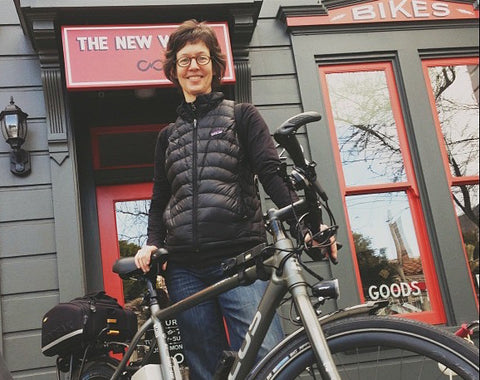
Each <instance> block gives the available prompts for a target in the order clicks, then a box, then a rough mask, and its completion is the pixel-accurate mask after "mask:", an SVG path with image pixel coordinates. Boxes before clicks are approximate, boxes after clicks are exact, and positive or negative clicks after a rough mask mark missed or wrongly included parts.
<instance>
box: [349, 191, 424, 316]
mask: <svg viewBox="0 0 480 380" xmlns="http://www.w3.org/2000/svg"><path fill="white" fill-rule="evenodd" d="M346 201H347V207H348V213H349V219H350V225H351V228H352V231H353V240H354V244H355V252H356V255H357V261H358V267H359V271H360V277H361V279H362V286H363V294H364V297H365V299H366V300H378V299H386V300H389V301H390V304H389V305H388V306H387V307H386V308H385V309H384V310H383V313H385V314H399V313H400V314H404V313H411V312H422V311H428V310H430V309H431V307H430V302H429V297H428V292H427V289H426V285H425V276H424V273H423V267H422V261H421V259H420V252H419V248H418V243H417V239H416V235H415V231H414V227H413V221H412V215H411V212H410V206H409V202H408V198H407V195H406V194H405V193H404V192H395V193H381V194H369V195H357V196H348V197H347V198H346Z"/></svg>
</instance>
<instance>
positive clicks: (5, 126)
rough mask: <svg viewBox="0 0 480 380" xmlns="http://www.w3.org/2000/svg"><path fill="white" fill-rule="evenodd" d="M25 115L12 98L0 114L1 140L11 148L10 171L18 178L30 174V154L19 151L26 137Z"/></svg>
mask: <svg viewBox="0 0 480 380" xmlns="http://www.w3.org/2000/svg"><path fill="white" fill-rule="evenodd" d="M27 116H28V115H27V114H26V113H25V112H23V111H22V109H21V108H20V107H17V106H16V105H15V102H14V101H13V96H12V97H11V98H10V104H9V105H7V106H6V107H5V109H4V110H3V111H2V112H0V127H1V129H2V134H3V138H4V139H5V141H6V142H7V143H8V144H9V145H10V146H11V147H12V149H13V151H12V152H10V171H11V172H12V173H13V174H15V175H18V176H25V175H27V174H29V173H30V171H31V168H30V153H29V152H27V151H25V150H23V149H21V147H22V144H23V143H24V142H25V138H26V137H27V130H28V127H27Z"/></svg>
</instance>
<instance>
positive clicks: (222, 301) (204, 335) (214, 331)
mask: <svg viewBox="0 0 480 380" xmlns="http://www.w3.org/2000/svg"><path fill="white" fill-rule="evenodd" d="M222 278H224V275H223V271H222V269H221V268H220V266H219V265H218V266H212V267H207V268H200V269H194V268H185V267H182V266H179V265H175V264H174V263H169V264H168V267H167V273H166V277H165V280H166V284H167V289H168V294H169V296H170V299H171V301H173V302H178V301H180V300H182V299H184V298H186V297H188V296H189V295H192V294H194V293H196V292H198V291H200V290H202V289H205V288H206V287H208V286H209V285H212V284H214V283H215V282H217V281H219V280H221V279H222ZM266 286H267V283H266V282H263V281H259V280H258V281H256V282H255V283H253V284H252V285H249V286H240V287H237V288H235V289H232V290H230V291H228V292H226V293H223V294H221V295H220V296H218V297H217V298H216V299H212V300H208V301H206V302H204V303H201V304H199V305H197V306H195V307H193V308H191V309H189V310H186V311H185V312H183V313H181V314H180V315H179V316H177V319H178V325H179V327H180V334H181V337H182V343H183V348H184V353H185V360H186V362H187V364H188V366H189V370H190V379H191V380H200V379H205V380H211V379H212V378H213V375H214V373H215V368H216V366H217V363H218V361H219V360H220V357H221V355H222V352H223V351H224V350H231V351H238V350H239V349H240V347H241V345H242V342H243V338H244V336H245V334H246V332H247V330H248V327H249V325H250V323H251V322H252V320H253V317H254V315H255V312H256V309H257V306H258V304H259V302H260V299H261V298H262V295H263V293H264V291H265V288H266ZM225 325H226V326H227V330H228V337H229V341H230V344H229V343H228V340H227V337H226V334H225ZM283 337H284V334H283V330H282V327H281V324H280V319H279V317H278V315H275V318H274V320H273V323H272V325H271V326H270V329H269V331H268V333H267V336H266V338H265V340H264V342H263V344H262V347H261V349H260V351H259V353H258V357H257V360H258V359H260V358H262V357H263V356H265V355H266V354H267V353H268V352H269V351H270V350H271V349H272V348H273V347H274V346H275V345H276V344H277V343H278V342H279V341H280V340H281V339H282V338H283Z"/></svg>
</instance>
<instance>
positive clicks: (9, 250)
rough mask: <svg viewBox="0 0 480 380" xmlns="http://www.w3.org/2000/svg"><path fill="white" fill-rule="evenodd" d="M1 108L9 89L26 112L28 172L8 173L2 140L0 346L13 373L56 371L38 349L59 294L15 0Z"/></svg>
mask: <svg viewBox="0 0 480 380" xmlns="http://www.w3.org/2000/svg"><path fill="white" fill-rule="evenodd" d="M0 9H2V12H0V73H1V74H0V109H1V110H3V109H4V108H5V106H6V105H7V104H8V102H9V101H10V96H13V97H14V99H15V103H16V104H17V105H18V106H19V107H21V108H22V110H23V111H24V112H26V113H27V114H28V115H29V118H28V125H29V130H28V136H27V141H26V143H25V144H24V145H23V148H24V149H26V150H28V151H30V154H31V164H32V173H31V174H30V175H29V176H27V177H24V178H22V177H16V176H14V175H13V174H11V173H10V170H9V167H10V163H9V152H10V146H9V145H8V144H7V143H6V142H5V141H4V140H3V138H2V139H0V353H1V354H2V356H3V357H4V359H5V361H6V363H7V366H8V369H9V371H10V372H11V373H12V375H13V377H14V378H22V379H42V380H43V379H45V380H47V379H48V380H51V379H54V378H55V373H54V368H53V365H54V359H51V358H46V357H45V356H43V355H42V353H41V350H40V348H41V347H40V346H41V322H42V317H43V315H44V314H45V312H46V311H48V310H49V309H50V308H51V307H53V306H54V305H55V304H56V303H58V301H59V296H58V269H57V268H58V266H57V257H56V253H55V252H56V247H55V236H54V227H55V224H54V219H53V200H52V187H51V174H50V157H49V153H48V145H47V127H46V119H45V118H46V112H45V102H44V96H43V88H42V80H41V75H40V64H39V60H38V58H37V56H36V54H35V52H34V51H33V49H32V48H31V46H30V43H29V42H28V40H27V38H26V37H25V36H24V34H23V31H22V29H21V27H20V25H19V21H18V17H17V12H16V10H15V6H14V3H13V1H11V0H0Z"/></svg>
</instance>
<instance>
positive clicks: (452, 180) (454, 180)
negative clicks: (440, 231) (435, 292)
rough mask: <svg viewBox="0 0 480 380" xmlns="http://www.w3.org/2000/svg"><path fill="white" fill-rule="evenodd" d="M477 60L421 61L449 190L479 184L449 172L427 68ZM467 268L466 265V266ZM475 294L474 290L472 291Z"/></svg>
mask: <svg viewBox="0 0 480 380" xmlns="http://www.w3.org/2000/svg"><path fill="white" fill-rule="evenodd" d="M479 61H480V60H479V58H478V57H465V58H458V57H457V58H440V59H424V60H422V69H423V74H424V79H425V83H426V85H427V88H428V99H429V101H430V107H431V109H432V115H433V119H434V123H435V129H436V132H437V141H438V144H439V146H440V151H441V155H442V160H443V166H444V168H445V173H446V176H447V181H448V184H449V187H450V189H451V188H452V187H454V186H461V185H478V184H479V183H480V181H479V176H478V175H477V176H472V175H469V176H462V177H456V176H454V175H452V172H451V170H450V165H449V161H448V153H447V147H446V146H445V142H444V139H443V132H442V127H441V124H440V120H439V118H438V112H437V105H436V103H435V98H434V95H433V89H432V84H431V81H430V75H429V72H428V69H429V67H435V66H452V65H455V66H461V65H478V64H479ZM451 194H452V192H451V191H450V200H451V202H452V205H453V207H454V208H455V207H456V206H455V201H454V200H453V196H452V195H451ZM457 228H458V233H459V235H460V237H461V238H462V243H463V247H462V249H463V254H464V256H465V263H468V255H467V252H466V251H465V243H464V242H463V237H462V236H463V235H462V228H461V226H460V221H459V219H458V217H457ZM467 267H468V264H467ZM469 278H470V282H471V285H472V288H473V289H475V287H476V284H475V282H474V280H473V278H472V276H469ZM474 293H475V290H474ZM475 302H476V304H477V308H478V307H479V303H478V298H477V297H475Z"/></svg>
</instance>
